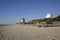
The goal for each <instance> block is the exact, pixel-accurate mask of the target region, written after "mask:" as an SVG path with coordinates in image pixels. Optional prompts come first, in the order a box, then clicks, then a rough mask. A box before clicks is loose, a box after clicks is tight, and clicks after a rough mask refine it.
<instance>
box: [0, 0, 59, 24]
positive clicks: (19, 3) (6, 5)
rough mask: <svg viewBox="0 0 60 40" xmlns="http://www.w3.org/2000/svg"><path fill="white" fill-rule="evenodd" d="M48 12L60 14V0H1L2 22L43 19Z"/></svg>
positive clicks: (53, 14) (0, 18)
mask: <svg viewBox="0 0 60 40" xmlns="http://www.w3.org/2000/svg"><path fill="white" fill-rule="evenodd" d="M47 13H51V14H52V17H56V16H58V15H60V0H0V24H14V23H17V22H20V20H21V18H25V20H26V21H30V20H33V19H40V18H41V19H43V18H45V17H46V14H47Z"/></svg>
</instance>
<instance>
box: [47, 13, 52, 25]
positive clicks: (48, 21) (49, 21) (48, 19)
mask: <svg viewBox="0 0 60 40" xmlns="http://www.w3.org/2000/svg"><path fill="white" fill-rule="evenodd" d="M46 23H47V24H52V14H51V13H47V15H46Z"/></svg>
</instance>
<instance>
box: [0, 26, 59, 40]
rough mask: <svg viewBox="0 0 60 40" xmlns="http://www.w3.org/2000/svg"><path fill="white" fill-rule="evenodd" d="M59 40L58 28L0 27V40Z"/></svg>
mask: <svg viewBox="0 0 60 40" xmlns="http://www.w3.org/2000/svg"><path fill="white" fill-rule="evenodd" d="M54 39H55V40H60V27H32V26H30V25H12V26H4V27H0V40H54Z"/></svg>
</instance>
